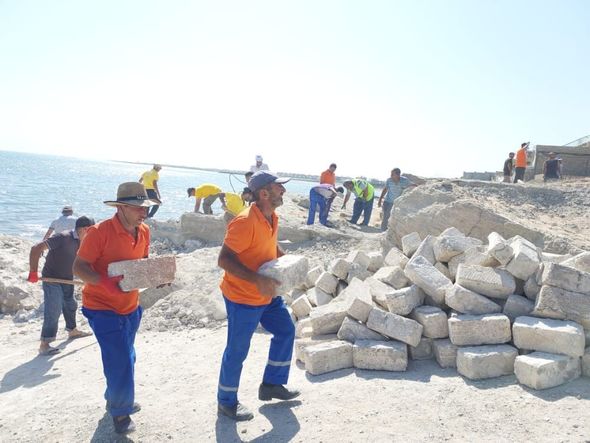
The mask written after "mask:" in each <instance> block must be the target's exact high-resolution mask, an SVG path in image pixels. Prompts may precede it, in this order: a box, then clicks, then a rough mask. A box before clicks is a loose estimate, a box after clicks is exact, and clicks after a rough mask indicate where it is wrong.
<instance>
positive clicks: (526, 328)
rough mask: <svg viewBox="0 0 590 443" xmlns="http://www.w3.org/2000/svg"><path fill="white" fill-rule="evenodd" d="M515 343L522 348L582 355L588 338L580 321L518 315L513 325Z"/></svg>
mask: <svg viewBox="0 0 590 443" xmlns="http://www.w3.org/2000/svg"><path fill="white" fill-rule="evenodd" d="M512 332H513V337H514V345H515V346H516V347H518V348H520V349H530V350H533V351H543V352H549V353H552V354H563V355H570V356H572V357H581V356H582V355H584V346H585V343H586V338H585V336H584V329H583V328H582V326H580V325H579V324H578V323H576V322H573V321H567V320H554V319H549V318H537V317H527V316H522V317H518V318H517V319H516V320H515V321H514V325H513V326H512Z"/></svg>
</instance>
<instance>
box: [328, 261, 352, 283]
mask: <svg viewBox="0 0 590 443" xmlns="http://www.w3.org/2000/svg"><path fill="white" fill-rule="evenodd" d="M349 269H350V262H349V261H346V260H344V259H343V258H335V259H334V260H332V262H331V263H330V266H328V272H330V273H331V274H332V275H334V276H335V277H337V278H339V279H340V280H346V277H348V270H349Z"/></svg>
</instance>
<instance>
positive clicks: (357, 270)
mask: <svg viewBox="0 0 590 443" xmlns="http://www.w3.org/2000/svg"><path fill="white" fill-rule="evenodd" d="M371 275H373V274H372V273H371V272H370V271H368V270H367V269H366V268H364V267H363V266H361V265H359V264H358V263H352V264H351V265H350V269H349V270H348V277H346V282H347V283H350V282H351V281H352V280H353V279H354V278H358V279H359V280H366V279H367V278H369V277H370V276H371Z"/></svg>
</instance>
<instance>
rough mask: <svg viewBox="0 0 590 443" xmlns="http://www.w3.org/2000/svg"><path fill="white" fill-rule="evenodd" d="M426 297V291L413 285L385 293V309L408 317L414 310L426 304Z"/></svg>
mask: <svg viewBox="0 0 590 443" xmlns="http://www.w3.org/2000/svg"><path fill="white" fill-rule="evenodd" d="M424 297H425V294H424V291H422V289H420V288H419V287H418V286H416V285H412V286H409V287H407V288H402V289H398V290H395V291H391V292H387V293H385V294H384V300H385V307H386V308H387V310H388V311H389V312H391V313H392V314H397V315H408V314H409V313H410V312H412V310H413V309H414V308H416V307H417V306H420V305H421V304H422V303H424Z"/></svg>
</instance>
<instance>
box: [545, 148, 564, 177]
mask: <svg viewBox="0 0 590 443" xmlns="http://www.w3.org/2000/svg"><path fill="white" fill-rule="evenodd" d="M560 178H561V159H558V158H557V157H556V154H555V152H550V153H549V158H548V159H547V160H545V163H543V181H548V180H559V179H560Z"/></svg>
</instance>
